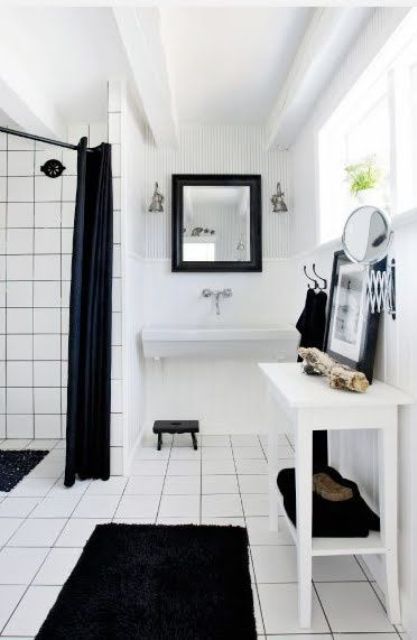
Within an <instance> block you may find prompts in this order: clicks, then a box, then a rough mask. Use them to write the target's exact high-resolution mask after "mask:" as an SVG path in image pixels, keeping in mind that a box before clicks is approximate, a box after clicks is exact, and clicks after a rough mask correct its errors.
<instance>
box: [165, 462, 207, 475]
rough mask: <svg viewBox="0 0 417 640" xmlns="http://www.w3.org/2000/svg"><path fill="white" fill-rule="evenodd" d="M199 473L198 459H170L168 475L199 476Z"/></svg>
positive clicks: (199, 464)
mask: <svg viewBox="0 0 417 640" xmlns="http://www.w3.org/2000/svg"><path fill="white" fill-rule="evenodd" d="M200 473H201V463H200V461H198V462H195V461H192V460H171V461H170V463H169V465H168V473H167V475H169V476H199V475H200Z"/></svg>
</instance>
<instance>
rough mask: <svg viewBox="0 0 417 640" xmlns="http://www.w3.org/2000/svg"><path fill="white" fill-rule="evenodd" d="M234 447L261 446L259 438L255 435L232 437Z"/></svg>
mask: <svg viewBox="0 0 417 640" xmlns="http://www.w3.org/2000/svg"><path fill="white" fill-rule="evenodd" d="M231 439H232V445H233V447H256V446H258V445H259V439H258V436H255V435H246V434H242V435H236V436H232V437H231Z"/></svg>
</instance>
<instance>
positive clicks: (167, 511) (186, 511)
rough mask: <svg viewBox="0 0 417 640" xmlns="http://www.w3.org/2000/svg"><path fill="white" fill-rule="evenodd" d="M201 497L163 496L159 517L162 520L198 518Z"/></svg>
mask: <svg viewBox="0 0 417 640" xmlns="http://www.w3.org/2000/svg"><path fill="white" fill-rule="evenodd" d="M199 513H200V496H195V495H194V496H193V495H191V496H190V495H188V496H166V495H164V496H162V500H161V506H160V507H159V516H160V517H161V518H184V517H186V518H198V516H199Z"/></svg>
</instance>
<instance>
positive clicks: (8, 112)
mask: <svg viewBox="0 0 417 640" xmlns="http://www.w3.org/2000/svg"><path fill="white" fill-rule="evenodd" d="M19 35H20V33H19V24H18V21H17V19H16V16H15V15H13V10H12V9H10V8H2V10H1V20H0V109H1V111H2V112H3V114H4V116H5V120H7V121H10V122H11V123H14V125H15V127H16V128H19V129H22V130H24V131H28V132H30V133H37V134H39V135H42V136H45V137H48V138H49V137H51V138H56V137H57V138H61V137H62V136H63V134H64V132H65V127H64V123H63V121H62V119H61V117H60V116H59V114H58V112H57V110H56V108H55V105H54V104H53V103H52V101H51V99H50V98H49V97H48V96H46V95H45V94H44V93H43V91H42V89H41V87H39V84H38V83H37V82H36V81H35V80H34V79H33V78H32V77H31V75H30V74H29V73H28V72H27V70H26V67H25V61H24V59H23V58H22V56H21V55H19V47H18V46H16V43H17V42H18V41H19ZM4 116H3V117H4Z"/></svg>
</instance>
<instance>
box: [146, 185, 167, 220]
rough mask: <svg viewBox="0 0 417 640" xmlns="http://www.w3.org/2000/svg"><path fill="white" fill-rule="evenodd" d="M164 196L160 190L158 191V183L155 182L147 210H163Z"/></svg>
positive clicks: (157, 211) (156, 211) (154, 211)
mask: <svg viewBox="0 0 417 640" xmlns="http://www.w3.org/2000/svg"><path fill="white" fill-rule="evenodd" d="M164 200H165V198H164V196H163V195H162V193H161V192H160V191H158V183H157V182H155V190H154V192H153V196H152V200H151V204H150V205H149V209H148V211H150V212H151V213H161V212H162V211H163V210H164V207H163V202H164Z"/></svg>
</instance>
